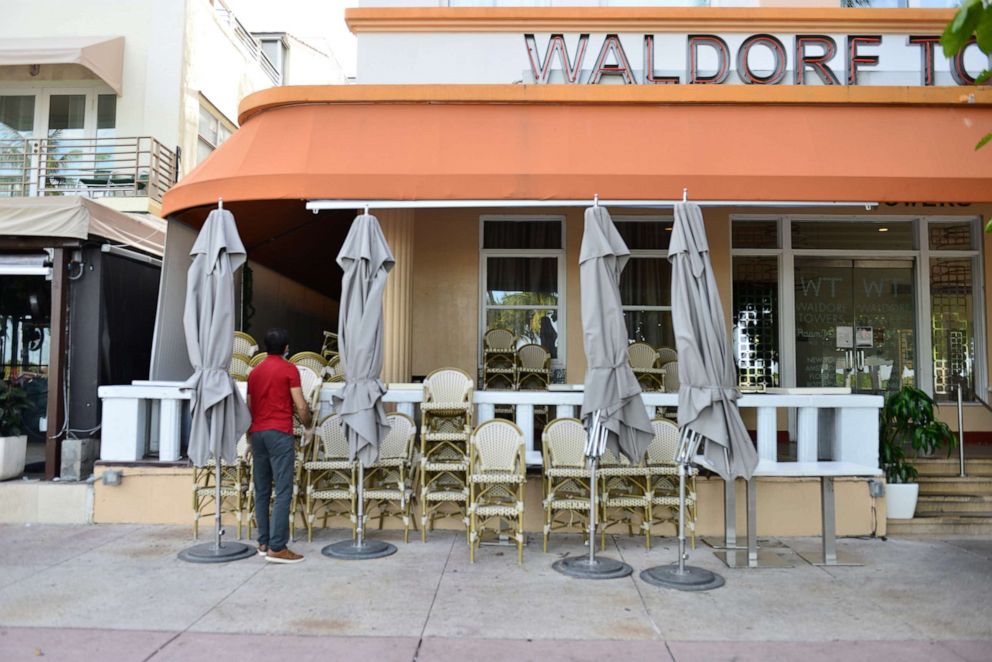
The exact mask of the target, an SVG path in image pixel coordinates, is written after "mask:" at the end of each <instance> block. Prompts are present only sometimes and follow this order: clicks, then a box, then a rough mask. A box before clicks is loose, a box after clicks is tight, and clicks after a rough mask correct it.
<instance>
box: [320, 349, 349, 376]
mask: <svg viewBox="0 0 992 662" xmlns="http://www.w3.org/2000/svg"><path fill="white" fill-rule="evenodd" d="M323 374H324V381H325V382H343V381H344V369H343V368H342V367H341V358H340V357H339V356H338V355H337V354H335V355H334V356H332V357H331V358H330V359H328V361H327V366H326V367H325V368H324V373H323Z"/></svg>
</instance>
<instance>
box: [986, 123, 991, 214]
mask: <svg viewBox="0 0 992 662" xmlns="http://www.w3.org/2000/svg"><path fill="white" fill-rule="evenodd" d="M989 136H992V133H990V134H989V135H988V136H985V137H986V138H988V137H989ZM985 232H986V233H988V234H992V218H989V222H988V223H986V224H985Z"/></svg>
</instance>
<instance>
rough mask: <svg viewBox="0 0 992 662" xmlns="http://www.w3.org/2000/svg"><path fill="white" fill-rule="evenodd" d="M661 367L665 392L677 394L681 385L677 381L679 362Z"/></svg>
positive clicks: (671, 362) (670, 362)
mask: <svg viewBox="0 0 992 662" xmlns="http://www.w3.org/2000/svg"><path fill="white" fill-rule="evenodd" d="M661 367H662V368H664V369H665V392H666V393H678V392H679V384H681V382H680V381H679V362H678V361H669V362H668V363H666V364H664V365H663V366H661Z"/></svg>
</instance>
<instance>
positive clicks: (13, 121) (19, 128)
mask: <svg viewBox="0 0 992 662" xmlns="http://www.w3.org/2000/svg"><path fill="white" fill-rule="evenodd" d="M32 131H34V97H33V96H10V97H0V139H10V138H17V137H18V135H20V136H21V137H22V138H27V137H29V136H30V135H31V132H32Z"/></svg>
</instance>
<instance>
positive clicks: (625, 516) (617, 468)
mask: <svg viewBox="0 0 992 662" xmlns="http://www.w3.org/2000/svg"><path fill="white" fill-rule="evenodd" d="M596 476H597V479H598V480H599V482H600V502H599V503H600V522H601V523H602V525H601V527H600V529H599V533H600V545H601V546H602V545H605V544H606V530H607V529H609V528H610V527H611V526H614V525H616V524H626V525H627V532H628V533H629V534H630V535H634V527H635V526H636V527H637V528H639V529H640V530H641V532H642V533H644V544H645V546H646V547H648V548H649V549H650V546H651V499H649V498H648V493H647V488H648V475H647V468H646V467H645V465H644V462H643V461H641V462H638V463H637V464H631V463H630V462H628V461H627V458H625V457H624V456H623V455H618V454H616V453H614V452H613V451H611V450H609V449H607V450H606V452H604V453H603V456H602V457H601V458H600V462H599V467H598V468H597V470H596Z"/></svg>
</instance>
